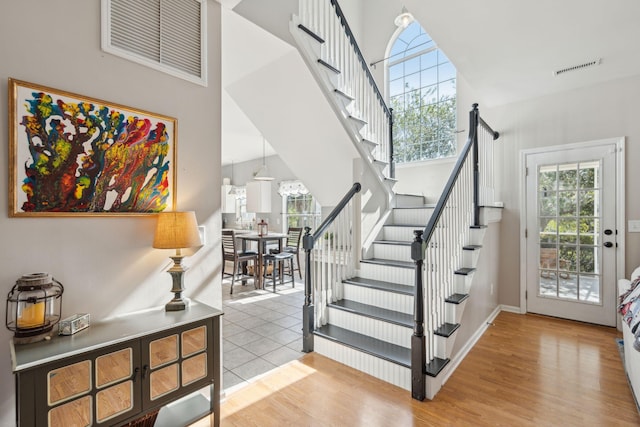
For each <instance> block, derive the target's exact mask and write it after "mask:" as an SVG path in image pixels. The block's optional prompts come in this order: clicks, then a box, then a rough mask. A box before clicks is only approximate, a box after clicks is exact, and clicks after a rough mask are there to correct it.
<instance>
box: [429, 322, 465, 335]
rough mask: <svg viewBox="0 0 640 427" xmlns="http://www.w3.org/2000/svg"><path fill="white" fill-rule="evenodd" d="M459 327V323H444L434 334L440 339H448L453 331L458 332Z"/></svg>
mask: <svg viewBox="0 0 640 427" xmlns="http://www.w3.org/2000/svg"><path fill="white" fill-rule="evenodd" d="M459 327H460V324H459V323H445V324H444V325H442V326H440V327H439V328H438V329H436V330H435V332H434V334H436V335H438V336H440V337H445V338H449V337H450V336H451V335H453V333H454V332H455V331H457V330H458V328H459Z"/></svg>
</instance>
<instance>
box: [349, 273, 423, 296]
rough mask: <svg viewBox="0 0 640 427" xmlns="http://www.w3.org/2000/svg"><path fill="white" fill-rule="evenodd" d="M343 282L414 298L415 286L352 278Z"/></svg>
mask: <svg viewBox="0 0 640 427" xmlns="http://www.w3.org/2000/svg"><path fill="white" fill-rule="evenodd" d="M342 282H343V283H349V284H351V285H356V286H362V287H366V288H371V289H377V290H381V291H387V292H393V293H396V294H404V295H410V296H413V286H409V285H402V284H400V283H390V282H384V281H382V280H375V279H367V278H364V277H352V278H351V279H346V280H343V281H342Z"/></svg>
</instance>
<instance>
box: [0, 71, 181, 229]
mask: <svg viewBox="0 0 640 427" xmlns="http://www.w3.org/2000/svg"><path fill="white" fill-rule="evenodd" d="M9 126H10V129H9V132H10V134H9V135H10V141H9V198H10V200H9V215H10V216H13V217H17V216H83V215H142V214H149V213H158V212H162V211H164V210H174V209H175V201H176V170H177V169H176V134H177V126H178V124H177V120H176V119H174V118H171V117H166V116H162V115H159V114H155V113H150V112H147V111H142V110H137V109H133V108H130V107H126V106H123V105H118V104H115V103H111V102H107V101H102V100H99V99H93V98H89V97H86V96H83V95H77V94H74V93H70V92H65V91H60V90H56V89H52V88H49V87H45V86H39V85H36V84H33V83H27V82H24V81H20V80H15V79H9Z"/></svg>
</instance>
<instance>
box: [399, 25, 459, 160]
mask: <svg viewBox="0 0 640 427" xmlns="http://www.w3.org/2000/svg"><path fill="white" fill-rule="evenodd" d="M387 67H388V70H387V71H388V73H387V76H388V79H389V80H388V88H389V100H390V105H391V107H392V108H393V117H394V127H393V148H394V157H395V160H396V161H397V162H399V163H402V162H413V161H420V160H428V159H439V158H443V157H451V156H454V155H455V154H456V148H457V147H456V69H455V67H454V66H453V64H452V63H451V61H449V59H448V58H447V57H446V56H445V54H444V53H443V52H442V51H441V50H440V49H439V48H438V46H437V45H436V43H435V41H433V40H432V39H431V37H430V36H429V34H427V33H426V31H425V30H424V29H423V28H422V27H421V26H420V24H419V23H418V22H416V21H414V22H413V23H411V24H410V25H409V26H408V27H407V28H405V29H404V30H403V31H402V32H401V33H400V34H399V35H398V37H397V39H396V40H395V41H394V43H393V45H392V48H391V52H390V55H389V58H388V61H387Z"/></svg>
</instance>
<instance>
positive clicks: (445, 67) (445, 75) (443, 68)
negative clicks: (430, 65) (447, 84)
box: [438, 62, 456, 81]
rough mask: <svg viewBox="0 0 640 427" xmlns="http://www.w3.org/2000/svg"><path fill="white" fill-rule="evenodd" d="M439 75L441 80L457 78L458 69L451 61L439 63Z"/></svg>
mask: <svg viewBox="0 0 640 427" xmlns="http://www.w3.org/2000/svg"><path fill="white" fill-rule="evenodd" d="M438 77H439V78H440V80H441V81H444V80H449V79H455V78H456V69H455V67H454V66H453V64H451V62H446V63H444V64H441V65H438Z"/></svg>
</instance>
